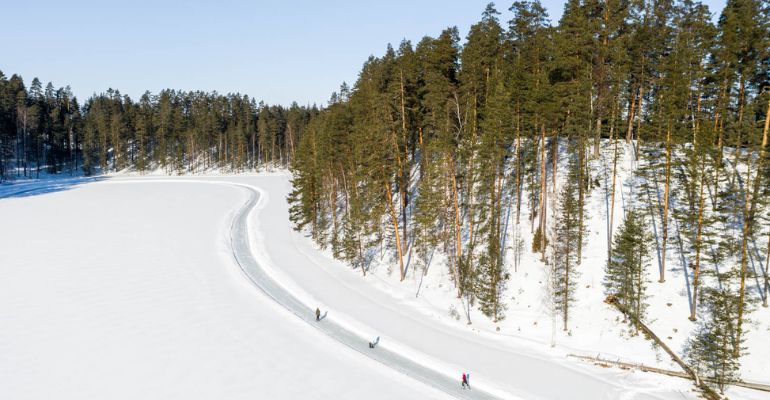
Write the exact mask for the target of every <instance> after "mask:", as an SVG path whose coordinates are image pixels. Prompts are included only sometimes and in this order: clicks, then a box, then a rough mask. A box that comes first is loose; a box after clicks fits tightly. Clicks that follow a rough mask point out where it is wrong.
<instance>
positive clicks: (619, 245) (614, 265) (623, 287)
mask: <svg viewBox="0 0 770 400" xmlns="http://www.w3.org/2000/svg"><path fill="white" fill-rule="evenodd" d="M650 239H651V237H650V235H649V234H648V233H647V229H646V225H645V222H644V218H643V217H642V214H640V213H638V212H637V211H636V210H633V209H632V210H627V211H626V215H625V218H624V219H623V224H622V225H621V226H620V227H619V229H618V231H617V233H615V240H614V243H613V245H612V254H611V256H610V259H609V261H608V262H607V267H606V273H605V275H604V288H605V293H606V294H607V296H612V297H613V298H614V299H615V301H617V302H619V303H620V304H621V305H623V307H624V308H625V309H626V310H628V312H629V313H631V314H632V316H633V317H634V318H632V319H631V321H632V322H636V321H641V320H644V317H645V311H646V308H647V305H646V303H645V299H646V290H647V281H648V279H647V275H648V274H647V267H648V263H649V242H650ZM636 328H637V330H638V328H639V327H638V326H637V327H636Z"/></svg>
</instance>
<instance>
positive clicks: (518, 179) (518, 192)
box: [515, 104, 521, 226]
mask: <svg viewBox="0 0 770 400" xmlns="http://www.w3.org/2000/svg"><path fill="white" fill-rule="evenodd" d="M520 113H521V111H520V110H519V105H518V104H516V191H515V193H516V225H517V226H518V225H519V216H520V215H521V114H520Z"/></svg>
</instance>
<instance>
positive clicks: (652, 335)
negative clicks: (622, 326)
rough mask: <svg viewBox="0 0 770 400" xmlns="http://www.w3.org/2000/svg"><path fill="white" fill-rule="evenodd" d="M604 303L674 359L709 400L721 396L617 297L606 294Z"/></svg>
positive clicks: (714, 399) (716, 399)
mask: <svg viewBox="0 0 770 400" xmlns="http://www.w3.org/2000/svg"><path fill="white" fill-rule="evenodd" d="M604 302H605V303H607V304H609V305H612V306H615V308H617V309H618V310H619V311H620V312H622V313H623V315H625V316H626V317H628V318H630V319H631V321H632V322H633V323H635V324H636V326H638V327H639V328H640V329H641V330H642V332H644V334H645V335H646V336H647V337H648V338H650V339H652V341H654V342H655V343H656V344H657V345H658V346H660V348H662V349H663V350H665V351H666V353H668V355H669V356H670V357H671V359H672V360H674V362H675V363H677V364H679V366H680V367H682V370H684V372H685V373H686V374H687V376H688V377H689V378H690V379H692V380H693V381H694V382H695V386H697V387H698V388H699V389H700V390H701V391H702V392H703V395H704V396H705V397H706V398H707V399H710V400H718V399H721V396H719V394H717V393H716V392H715V391H714V389H711V388H710V387H709V386H708V385H706V383H704V381H703V380H701V379H700V377H699V376H698V373H697V372H695V370H694V369H692V368H691V367H690V366H689V365H687V363H685V362H684V360H682V359H681V358H680V357H679V356H678V355H677V354H676V353H675V352H674V351H673V350H671V348H670V347H668V345H666V343H665V342H663V340H661V339H660V338H659V337H658V335H656V334H655V332H653V331H652V330H651V329H650V328H649V327H648V326H647V325H646V324H645V323H644V322H642V321H641V320H639V318H637V317H636V316H635V315H633V314H632V313H629V312H628V310H627V309H626V307H625V306H623V305H622V304H620V303H618V301H617V298H615V296H607V298H606V299H605V300H604Z"/></svg>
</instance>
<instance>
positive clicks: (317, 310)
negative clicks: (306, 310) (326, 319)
mask: <svg viewBox="0 0 770 400" xmlns="http://www.w3.org/2000/svg"><path fill="white" fill-rule="evenodd" d="M315 320H316V321H320V320H321V309H320V308H318V307H316V308H315Z"/></svg>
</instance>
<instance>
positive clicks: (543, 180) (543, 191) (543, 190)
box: [540, 125, 548, 261]
mask: <svg viewBox="0 0 770 400" xmlns="http://www.w3.org/2000/svg"><path fill="white" fill-rule="evenodd" d="M545 164H546V159H545V125H541V127H540V252H541V255H540V261H545V243H546V238H545V226H546V217H545V213H546V206H545V202H546V198H547V196H548V190H547V186H548V177H547V175H546V169H545Z"/></svg>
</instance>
